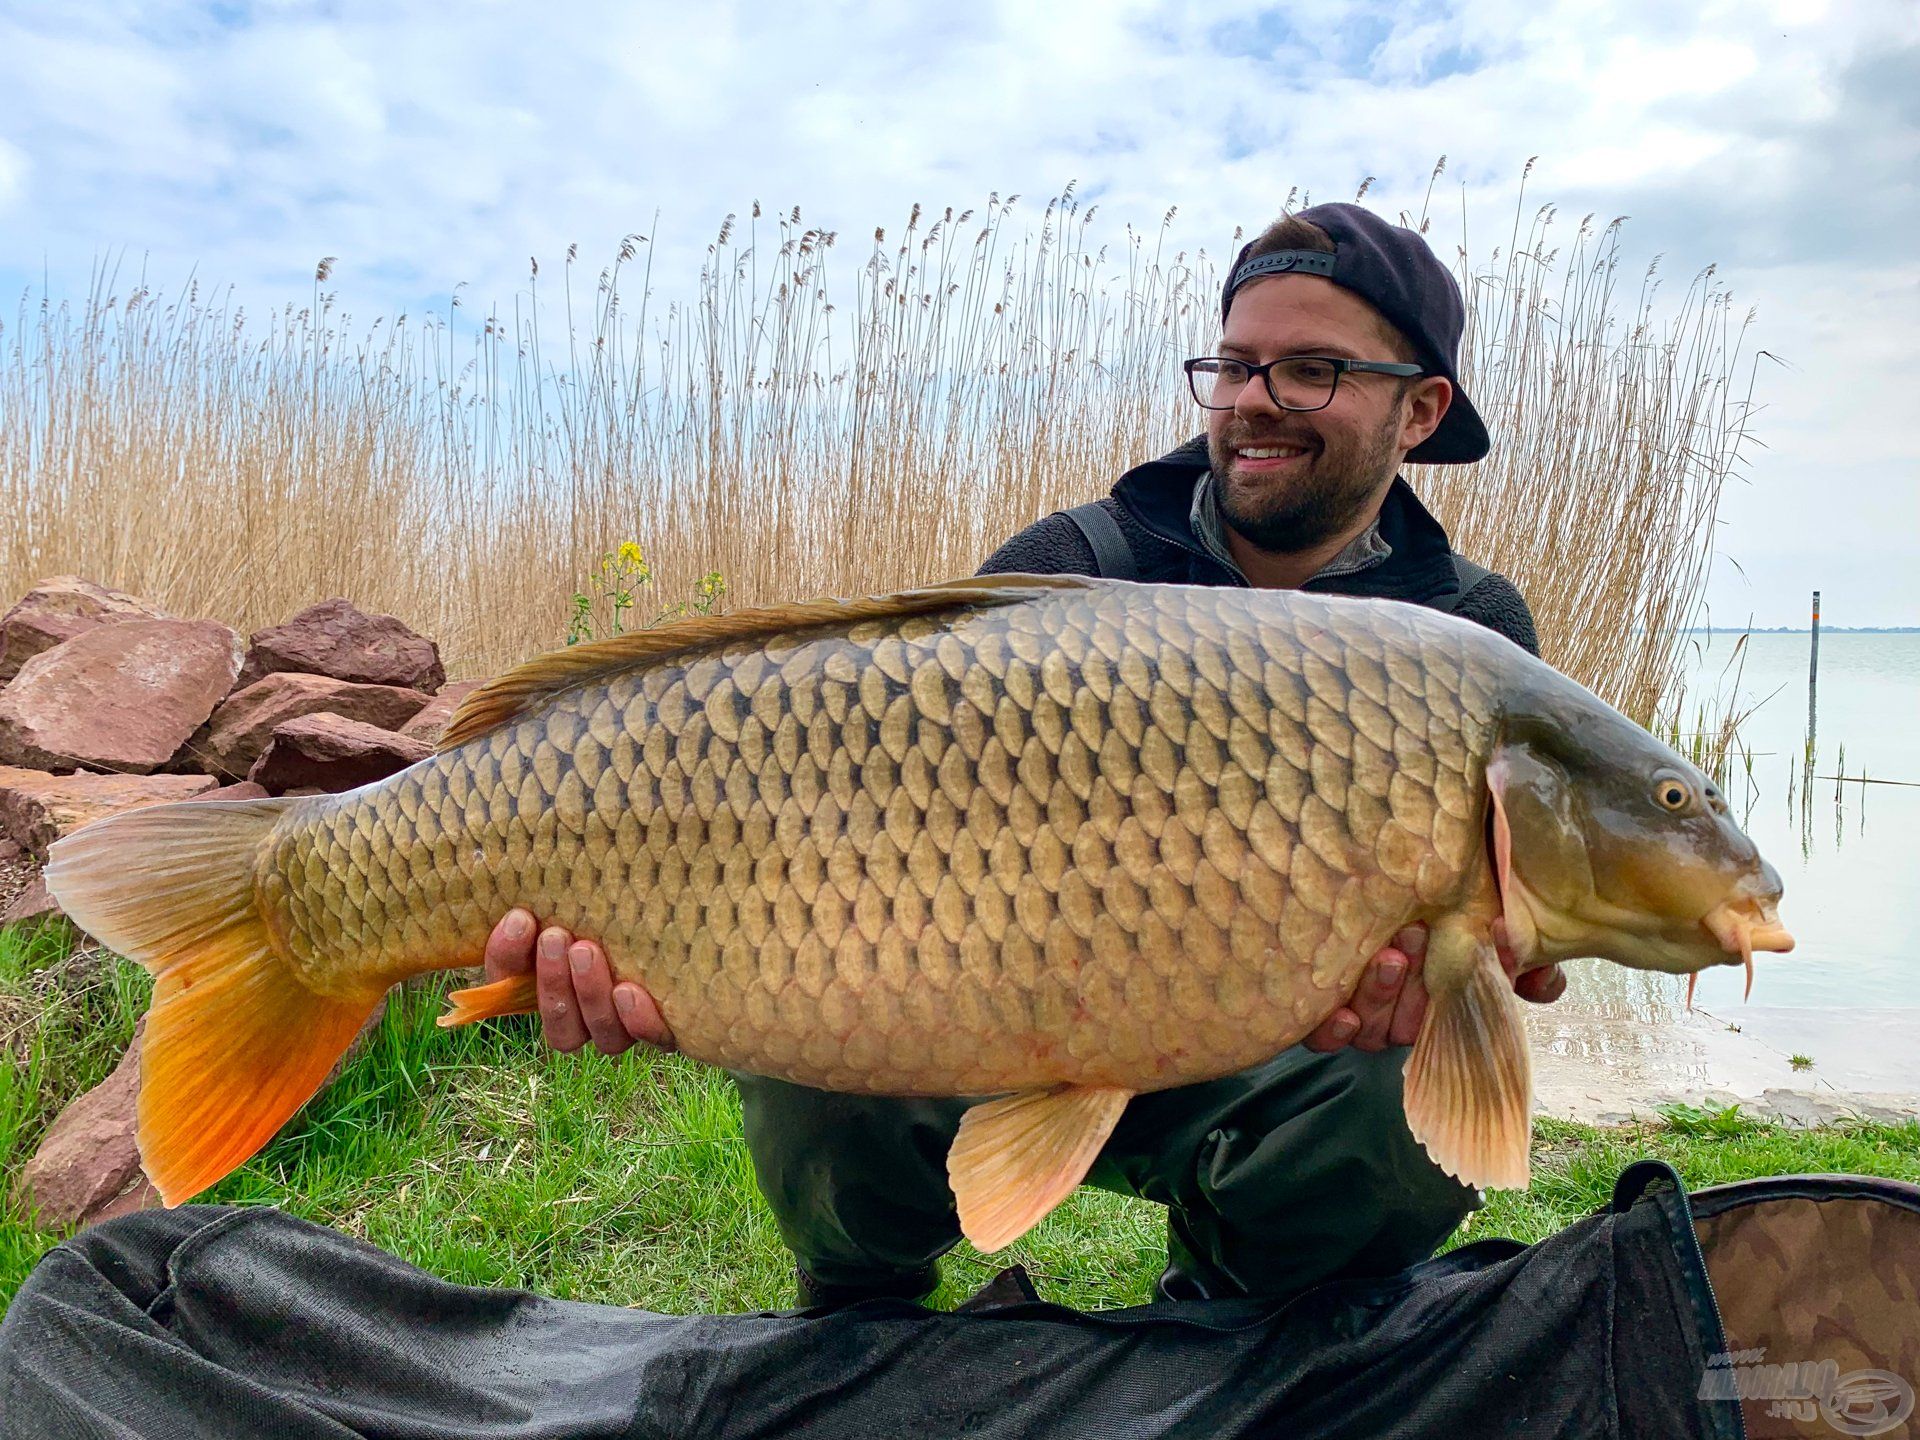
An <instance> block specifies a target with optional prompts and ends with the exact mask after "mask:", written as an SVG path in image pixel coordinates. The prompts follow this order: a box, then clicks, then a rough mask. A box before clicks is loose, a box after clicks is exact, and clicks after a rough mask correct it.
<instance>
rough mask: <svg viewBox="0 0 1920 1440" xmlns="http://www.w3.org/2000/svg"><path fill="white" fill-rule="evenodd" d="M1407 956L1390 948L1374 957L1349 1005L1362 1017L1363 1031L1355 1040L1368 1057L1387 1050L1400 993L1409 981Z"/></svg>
mask: <svg viewBox="0 0 1920 1440" xmlns="http://www.w3.org/2000/svg"><path fill="white" fill-rule="evenodd" d="M1407 964H1408V962H1407V957H1406V956H1405V955H1404V954H1403V953H1402V952H1400V951H1398V950H1395V949H1392V948H1389V949H1386V950H1382V951H1381V952H1380V953H1379V954H1378V955H1376V956H1374V957H1373V960H1372V963H1370V964H1369V965H1368V966H1367V973H1366V976H1365V978H1364V979H1362V980H1361V982H1360V988H1359V989H1358V990H1356V991H1354V994H1353V999H1352V1000H1350V1001H1349V1002H1348V1004H1350V1005H1351V1006H1352V1007H1353V1011H1354V1013H1355V1014H1356V1015H1358V1016H1359V1017H1360V1029H1359V1030H1358V1031H1357V1032H1356V1033H1355V1035H1354V1037H1353V1046H1354V1048H1355V1049H1356V1050H1365V1051H1367V1052H1368V1053H1369V1054H1373V1053H1375V1052H1377V1051H1381V1050H1384V1049H1386V1048H1387V1032H1388V1030H1390V1029H1391V1028H1392V1027H1393V1014H1394V1010H1395V1008H1396V1007H1397V1006H1398V1005H1399V1003H1400V990H1401V987H1402V986H1403V985H1405V984H1406V982H1407Z"/></svg>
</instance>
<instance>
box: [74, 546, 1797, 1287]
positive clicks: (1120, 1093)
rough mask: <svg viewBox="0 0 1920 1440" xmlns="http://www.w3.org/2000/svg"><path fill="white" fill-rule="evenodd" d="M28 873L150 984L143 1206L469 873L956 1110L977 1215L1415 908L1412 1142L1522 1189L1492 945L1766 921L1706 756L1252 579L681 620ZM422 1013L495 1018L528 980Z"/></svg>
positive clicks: (1023, 1195)
mask: <svg viewBox="0 0 1920 1440" xmlns="http://www.w3.org/2000/svg"><path fill="white" fill-rule="evenodd" d="M47 882H48V885H49V887H50V888H51V890H52V891H53V893H54V895H55V897H56V898H57V899H58V901H59V903H60V905H61V907H62V908H63V909H64V910H66V912H67V913H68V914H69V915H71V916H72V917H73V918H74V920H75V921H76V922H77V923H79V924H80V925H81V926H83V927H84V928H85V929H86V930H87V931H89V932H90V933H92V934H93V935H95V936H97V937H98V938H99V939H100V940H102V941H103V942H105V943H106V944H108V945H111V946H113V947H114V948H115V949H118V950H120V951H122V952H124V953H125V954H127V955H130V956H132V957H133V958H135V959H136V960H138V961H140V962H141V963H142V964H144V965H145V966H146V967H147V968H148V969H150V970H151V971H153V973H154V975H155V976H156V983H155V987H154V1000H153V1009H152V1013H151V1015H150V1017H149V1019H148V1022H147V1029H146V1039H145V1042H144V1049H143V1052H142V1057H141V1088H140V1101H139V1140H140V1150H141V1155H142V1159H143V1161H144V1164H145V1167H146V1170H147V1173H148V1174H149V1175H150V1176H151V1177H152V1179H153V1181H154V1183H155V1184H156V1185H157V1186H158V1187H159V1189H160V1192H161V1194H162V1195H163V1196H164V1197H165V1198H166V1200H167V1201H168V1202H169V1203H178V1202H180V1201H182V1200H184V1199H187V1198H189V1197H191V1196H193V1195H194V1194H197V1193H198V1192H199V1191H201V1190H203V1189H204V1188H206V1187H207V1186H208V1185H211V1184H212V1183H213V1182H215V1181H216V1180H218V1179H220V1178H221V1177H222V1176H223V1175H225V1174H226V1173H227V1172H228V1171H230V1170H231V1169H233V1168H234V1167H235V1166H236V1165H239V1164H240V1163H242V1162H243V1161H245V1160H246V1159H247V1157H249V1156H250V1155H252V1154H253V1153H254V1152H255V1151H256V1150H257V1149H258V1148H259V1147H260V1146H261V1145H262V1144H264V1143H265V1142H266V1141H267V1139H268V1138H269V1137H271V1136H272V1135H273V1133H274V1132H275V1131H276V1130H277V1129H279V1127H280V1126H281V1125H282V1124H284V1123H285V1121H286V1120H287V1119H288V1118H289V1117H290V1116H291V1115H292V1114H293V1113H294V1111H295V1110H297V1109H298V1108H299V1107H300V1105H301V1104H302V1103H304V1102H305V1101H306V1099H307V1098H308V1097H309V1096H310V1095H311V1094H312V1093H313V1092H314V1090H315V1089H316V1088H317V1087H318V1086H319V1085H320V1083H321V1081H322V1080H323V1078H324V1077H325V1075H326V1074H327V1071H328V1069H329V1068H330V1067H331V1066H332V1065H333V1063H334V1062H335V1060H336V1059H337V1058H338V1056H339V1055H340V1053H341V1052H342V1051H343V1050H344V1049H345V1047H346V1046H347V1045H348V1043H349V1042H350V1041H351V1039H352V1037H353V1035H354V1033H355V1032H356V1030H357V1029H358V1028H359V1027H360V1026H361V1024H362V1023H363V1022H364V1021H365V1020H366V1018H367V1016H368V1015H369V1014H370V1013H371V1011H372V1010H373V1007H374V1005H375V1004H376V1002H378V1000H379V999H380V997H381V995H382V994H384V993H385V992H386V990H387V989H388V988H389V987H390V986H392V985H394V984H396V983H398V982H399V981H401V980H404V979H405V978H406V977H408V976H410V975H414V974H418V973H420V972H422V971H429V970H439V969H447V968H451V967H455V966H466V965H472V964H475V963H476V962H477V961H478V959H479V957H480V954H481V951H482V948H483V944H484V941H485V939H486V936H487V934H488V931H489V930H490V929H491V927H492V926H493V924H494V922H495V921H497V920H498V919H499V918H500V917H501V916H502V915H503V914H505V913H506V911H507V910H508V909H509V908H511V907H513V906H525V907H526V908H527V909H529V910H531V911H532V912H533V913H534V914H536V915H538V916H540V917H542V919H543V920H544V921H547V922H552V923H556V924H559V925H563V926H565V927H567V928H568V929H570V930H574V931H576V932H578V933H580V934H583V935H587V936H590V937H594V938H596V939H599V940H601V941H602V942H603V943H604V944H605V946H606V949H607V951H608V953H609V955H610V956H611V958H612V960H613V964H614V969H615V972H616V974H617V975H618V976H620V977H622V978H626V979H632V980H637V981H639V982H640V983H642V984H643V985H645V986H646V988H647V989H649V990H650V991H652V993H653V994H654V995H655V996H656V997H657V998H658V1000H659V1002H660V1009H661V1012H662V1014H663V1015H664V1016H665V1018H666V1020H667V1022H668V1024H669V1025H670V1026H671V1027H672V1030H673V1033H674V1035H675V1036H676V1037H677V1039H678V1041H679V1045H680V1048H681V1049H682V1050H683V1051H685V1052H686V1053H687V1054H689V1055H693V1056H696V1057H698V1058H700V1059H702V1060H708V1061H712V1062H714V1063H716V1064H722V1065H727V1066H730V1067H734V1068H737V1069H744V1070H752V1071H757V1072H760V1073H764V1074H768V1075H775V1076H780V1077H784V1078H786V1079H789V1080H795V1081H799V1082H801V1083H803V1084H806V1085H813V1086H819V1087H822V1088H826V1089H833V1090H845V1091H860V1092H866V1093H877V1094H897V1095H963V1096H987V1097H995V1096H997V1097H1002V1098H998V1099H991V1100H987V1101H983V1102H982V1103H980V1104H977V1105H976V1106H974V1107H973V1108H972V1109H971V1110H969V1111H968V1112H967V1115H966V1117H965V1119H964V1121H963V1122H962V1124H961V1127H960V1132H959V1136H958V1138H957V1139H956V1141H955V1142H954V1146H953V1150H952V1153H951V1155H950V1157H949V1176H950V1179H951V1181H952V1184H953V1188H954V1192H955V1195H956V1197H957V1199H958V1202H959V1209H960V1217H961V1222H962V1225H963V1228H964V1229H965V1231H966V1233H967V1235H968V1236H969V1237H970V1238H971V1239H972V1240H973V1241H974V1242H975V1243H976V1244H979V1245H980V1246H982V1247H983V1248H987V1249H993V1248H997V1247H999V1246H1001V1245H1004V1244H1006V1243H1007V1242H1009V1241H1011V1240H1012V1239H1014V1238H1016V1237H1017V1236H1019V1235H1020V1234H1022V1233H1023V1232H1025V1231H1026V1230H1027V1229H1028V1228H1029V1227H1030V1226H1032V1225H1033V1224H1034V1223H1035V1222H1036V1221H1038V1220H1039V1219H1040V1218H1041V1216H1043V1215H1045V1214H1046V1212H1047V1211H1048V1210H1049V1209H1051V1208H1052V1207H1053V1206H1054V1205H1055V1204H1057V1203H1058V1202H1059V1201H1060V1200H1061V1199H1062V1198H1063V1197H1064V1196H1065V1195H1066V1194H1067V1193H1068V1192H1069V1191H1071V1190H1072V1189H1073V1187H1074V1186H1075V1185H1076V1184H1078V1182H1079V1181H1080V1179H1081V1178H1082V1176H1083V1175H1084V1174H1085V1172H1086V1170H1087V1167H1088V1166H1089V1165H1090V1164H1091V1162H1092V1160H1093V1158H1094V1156H1095V1155H1096V1154H1097V1152H1098V1151H1099V1149H1100V1146H1101V1144H1102V1143H1103V1141H1104V1140H1105V1138H1106V1136H1107V1134H1108V1132H1109V1131H1110V1130H1111V1129H1112V1127H1113V1124H1114V1122H1115V1121H1116V1120H1117V1119H1118V1117H1119V1115H1120V1112H1121V1110H1122V1108H1123V1107H1124V1106H1125V1105H1126V1103H1127V1100H1128V1098H1129V1097H1130V1096H1132V1095H1134V1094H1136V1093H1139V1092H1141V1091H1148V1090H1159V1089H1164V1088H1166V1087H1168V1086H1174V1085H1183V1084H1187V1083H1190V1082H1193V1081H1198V1080H1205V1079H1208V1078H1210V1077H1214V1076H1219V1075H1223V1074H1227V1073H1229V1072H1232V1071H1235V1070H1239V1069H1243V1068H1245V1067H1246V1066H1249V1065H1252V1064H1254V1063H1256V1062H1258V1061H1261V1060H1264V1059H1266V1058H1267V1057H1269V1056H1271V1055H1273V1054H1275V1053H1276V1052H1277V1051H1279V1050H1281V1049H1282V1048H1284V1047H1286V1046H1288V1045H1291V1044H1293V1043H1295V1042H1296V1041H1298V1040H1299V1039H1301V1038H1302V1037H1303V1036H1305V1035H1306V1034H1307V1033H1308V1032H1309V1031H1311V1030H1312V1029H1313V1028H1314V1027H1315V1026H1316V1025H1317V1024H1318V1023H1319V1022H1320V1021H1321V1020H1322V1019H1323V1018H1324V1017H1325V1016H1326V1015H1328V1014H1329V1013H1330V1012H1331V1011H1332V1010H1333V1009H1335V1008H1336V1007H1337V1006H1338V1005H1339V1004H1340V1003H1342V1001H1343V1000H1344V999H1345V997H1346V996H1347V995H1348V994H1349V993H1351V991H1352V989H1353V987H1354V985H1355V984H1356V982H1357V981H1358V979H1359V978H1360V975H1361V972H1362V970H1363V968H1364V967H1365V965H1366V963H1367V961H1368V960H1369V958H1370V957H1371V956H1372V955H1373V954H1374V953H1375V952H1376V951H1378V950H1379V949H1380V948H1381V947H1382V946H1383V945H1385V944H1386V943H1387V942H1388V940H1389V939H1390V938H1391V937H1392V936H1393V935H1394V933H1395V932H1396V931H1398V930H1399V929H1400V928H1401V927H1403V926H1405V925H1407V924H1409V923H1412V922H1414V921H1425V922H1427V923H1428V924H1429V925H1430V926H1431V927H1432V933H1431V939H1430V943H1429V947H1428V953H1427V959H1426V962H1425V979H1426V985H1427V988H1428V990H1429V992H1430V994H1431V1001H1430V1004H1429V1008H1428V1011H1427V1018H1426V1022H1425V1026H1424V1028H1423V1030H1422V1031H1421V1034H1420V1037H1419V1040H1418V1042H1417V1043H1416V1045H1415V1046H1414V1049H1413V1053H1412V1055H1411V1056H1410V1057H1409V1060H1408V1063H1407V1071H1406V1087H1405V1095H1406V1111H1407V1119H1408V1122H1409V1124H1410V1126H1411V1127H1412V1130H1413V1133H1414V1134H1415V1135H1416V1136H1417V1137H1418V1138H1419V1139H1420V1140H1421V1142H1422V1143H1423V1144H1424V1145H1425V1146H1426V1148H1427V1150H1428V1151H1429V1153H1431V1154H1432V1156H1433V1157H1434V1159H1435V1160H1436V1161H1437V1162H1438V1163H1439V1164H1440V1165H1442V1166H1443V1167H1444V1168H1446V1169H1447V1170H1448V1171H1449V1172H1450V1173H1452V1174H1454V1175H1456V1176H1458V1177H1460V1178H1461V1179H1462V1180H1465V1181H1467V1182H1469V1183H1472V1184H1476V1185H1483V1186H1516V1185H1523V1184H1525V1183H1526V1178H1527V1145H1528V1138H1529V1129H1530V1108H1531V1107H1530V1094H1529V1078H1528V1077H1529V1067H1528V1059H1527V1051H1526V1046H1525V1042H1524V1038H1523V1035H1522V1030H1521V1025H1520V1023H1519V1018H1518V1013H1517V1002H1516V1000H1515V998H1514V994H1513V991H1512V988H1511V985H1510V984H1509V982H1508V980H1507V978H1506V976H1505V975H1504V973H1503V972H1502V969H1501V967H1500V964H1499V960H1498V957H1497V955H1496V952H1495V949H1494V946H1493V944H1492V943H1491V940H1490V935H1489V929H1490V926H1491V924H1492V922H1493V921H1494V919H1495V918H1496V917H1498V916H1500V915H1502V914H1504V915H1505V918H1506V923H1507V927H1508V930H1509V932H1510V935H1511V939H1512V945H1513V948H1514V951H1515V953H1516V954H1517V955H1518V957H1519V958H1520V960H1521V963H1522V964H1523V965H1525V966H1533V965H1543V964H1547V963H1550V962H1552V961H1555V960H1559V959H1563V958H1567V957H1571V956H1583V955H1584V956H1603V957H1606V958H1608V959H1612V960H1616V961H1619V962H1621V963H1623V964H1627V965H1632V966H1636V967H1640V968H1643V969H1654V970H1666V971H1674V972H1689V973H1690V972H1697V971H1698V970H1700V969H1702V968H1704V967H1706V966H1708V965H1712V964H1715V963H1719V962H1726V961H1731V962H1733V963H1740V962H1741V961H1743V960H1744V961H1746V962H1747V963H1748V964H1749V966H1750V965H1751V953H1752V951H1753V950H1755V949H1772V950H1784V949H1787V948H1789V947H1790V946H1791V944H1792V941H1791V939H1790V938H1789V937H1788V935H1787V933H1786V932H1785V931H1784V930H1783V929H1781V928H1780V925H1779V922H1778V918H1777V910H1776V905H1777V901H1778V899H1779V895H1780V882H1779V879H1778V877H1777V876H1776V875H1775V874H1774V872H1773V871H1772V869H1771V868H1770V867H1769V866H1768V865H1766V864H1765V862H1763V861H1762V860H1761V859H1760V857H1759V855H1758V854H1757V853H1756V852H1755V850H1754V847H1753V845H1752V844H1751V843H1750V842H1749V841H1748V840H1747V838H1746V837H1745V836H1744V835H1743V834H1742V833H1741V832H1740V830H1739V828H1738V827H1737V826H1736V825H1735V824H1734V822H1733V820H1732V819H1731V818H1730V817H1729V816H1728V814H1727V807H1726V805H1725V803H1724V802H1723V801H1722V799H1721V797H1720V795H1719V794H1718V792H1717V791H1716V790H1715V789H1714V787H1713V786H1712V785H1711V784H1710V783H1709V782H1708V781H1707V779H1706V778H1705V777H1704V776H1703V775H1701V774H1700V773H1699V772H1698V771H1697V770H1695V769H1694V768H1693V767H1692V766H1691V765H1689V764H1687V763H1686V762H1685V761H1684V760H1682V759H1681V758H1680V757H1679V756H1678V755H1676V754H1674V753H1673V752H1672V751H1671V750H1669V749H1668V748H1667V747H1666V746H1665V745H1663V744H1661V743H1659V742H1658V741H1657V740H1655V739H1653V738H1652V737H1651V736H1649V735H1648V734H1647V733H1646V732H1645V731H1644V730H1642V729H1641V728H1640V727H1638V726H1636V725H1634V724H1633V723H1631V722H1630V721H1628V720H1627V719H1625V718H1624V717H1622V716H1621V715H1619V714H1618V713H1617V712H1615V711H1613V710H1612V709H1610V708H1608V707H1607V706H1606V705H1605V704H1603V703H1601V702H1600V701H1599V700H1597V699H1596V698H1595V697H1594V696H1592V695H1591V694H1589V693H1588V692H1587V691H1586V690H1584V689H1582V688H1581V687H1580V686H1578V685H1576V684H1574V683H1573V682H1572V681H1570V680H1568V679H1566V678H1565V677H1563V676H1561V675H1560V674H1558V673H1557V672H1556V671H1554V670H1553V669H1551V668H1550V667H1548V666H1546V665H1544V664H1542V663H1541V662H1539V661H1538V660H1535V659H1533V658H1532V657H1530V656H1529V655H1527V654H1526V653H1525V652H1523V651H1522V650H1521V649H1520V648H1519V647H1517V646H1515V645H1513V644H1512V643H1510V642H1509V641H1507V640H1505V639H1502V638H1501V637H1499V636H1497V635H1495V634H1493V633H1492V632H1490V631H1487V630H1485V629H1482V628H1480V627H1479V626H1476V625H1473V624H1469V623H1467V622H1465V621H1460V620H1455V619H1451V618H1448V617H1446V616H1442V615H1438V614H1436V613H1434V612H1432V611H1429V610H1425V609H1422V608H1419V607H1417V606H1413V605H1408V604H1399V603H1393V602H1385V601H1357V600H1343V599H1325V598H1321V597H1319V596H1314V595H1308V594H1302V593H1298V592H1281V591H1261V590H1242V589H1223V588H1200V587H1188V586H1172V585H1134V584H1128V583H1125V582H1115V581H1098V580H1089V579H1084V578H1080V577H1033V576H1001V577H995V578H992V579H976V580H969V581H960V582H954V583H951V584H946V585H938V586H932V587H928V588H926V589H922V590H916V591H911V592H908V593H905V594H900V595H894V596H887V597H878V598H870V599H861V600H852V601H819V602H814V603H808V604H797V605H789V606H783V607H779V608H774V609H762V610H747V611H742V612H739V613H736V614H733V615H729V616H724V617H720V618H706V619H697V620H690V621H686V622H684V623H680V624H677V625H674V626H672V627H669V628H663V629H657V630H649V631H644V632H640V633H637V634H631V635H625V636H620V637H617V638H614V639H609V640H603V641H598V642H595V643H591V644H585V645H580V646H577V647H574V648H572V649H568V650H563V651H560V652H557V653H555V654H551V655H547V656H544V657H542V658H540V659H537V660H534V661H532V662H531V663H529V664H526V665H524V666H521V667H520V668H518V669H515V670H513V671H511V672H509V673H508V674H506V675H503V676H501V677H500V678H498V679H496V680H494V681H492V682H490V683H489V684H487V685H486V686H485V687H483V688H482V689H480V690H479V691H477V692H475V693H474V694H473V695H471V696H470V697H469V698H468V699H467V700H466V702H465V703H464V705H463V706H462V707H461V709H460V710H459V712H458V713H457V715H456V716H455V718H454V720H453V723H452V724H451V725H450V726H449V727H448V729H447V731H446V734H445V736H444V738H443V739H442V741H441V743H440V749H439V752H438V753H437V754H436V755H434V756H433V757H432V758H431V759H428V760H424V761H422V762H420V763H419V764H417V765H415V766H413V767H411V768H410V769H408V770H405V771H403V772H402V773H400V774H398V775H395V776H393V777H391V778H390V779H387V780H384V781H381V782H379V783H377V784H373V785H368V786H366V787H364V788H362V789H359V790H355V791H353V792H351V793H349V794H344V795H335V796H314V797H309V798H301V799H280V800H255V801H236V802H211V803H199V804H193V805H166V806H156V807H153V808H150V809H144V810H138V811H133V812H130V813H127V814H124V815H120V816H116V817H114V818H111V819H108V820H105V821H102V822H100V823H98V824H95V825H91V826H88V827H87V828H85V829H84V830H81V831H79V832H78V833H76V834H75V835H73V836H72V837H70V838H68V839H66V840H63V841H61V842H60V843H59V844H57V845H56V846H55V847H54V849H53V852H52V857H51V861H50V864H49V866H48V869H47ZM452 1001H453V1005H454V1009H453V1011H452V1012H451V1013H450V1014H449V1015H448V1016H446V1017H443V1020H442V1023H443V1024H444V1023H453V1024H459V1023H464V1022H467V1021H471V1020H478V1019H481V1018H484V1017H487V1016H492V1015H504V1014H510V1013H517V1012H523V1011H528V1010H532V1009H534V1008H535V996H534V989H533V984H532V980H531V977H524V978H520V979H513V980H504V981H500V982H498V983H495V984H491V985H484V986H480V987H478V988H474V989H468V990H462V991H458V992H456V993H455V994H454V995H453V997H452Z"/></svg>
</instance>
